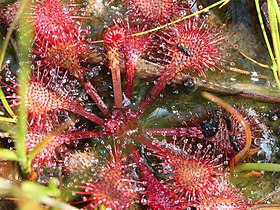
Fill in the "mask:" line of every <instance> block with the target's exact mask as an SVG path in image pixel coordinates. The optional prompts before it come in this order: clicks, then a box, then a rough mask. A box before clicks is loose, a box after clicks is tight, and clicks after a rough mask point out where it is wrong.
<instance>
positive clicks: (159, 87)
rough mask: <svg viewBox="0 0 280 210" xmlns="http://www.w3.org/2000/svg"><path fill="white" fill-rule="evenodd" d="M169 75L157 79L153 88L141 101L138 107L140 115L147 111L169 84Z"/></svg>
mask: <svg viewBox="0 0 280 210" xmlns="http://www.w3.org/2000/svg"><path fill="white" fill-rule="evenodd" d="M167 77H168V76H167ZM167 77H166V76H161V77H160V78H158V79H157V80H156V82H155V85H154V86H153V88H152V90H151V91H150V92H149V93H148V94H147V95H146V97H145V98H144V99H143V100H142V101H141V102H140V104H139V106H138V109H137V114H138V116H139V115H141V114H142V113H143V112H145V111H146V110H147V109H148V108H149V106H150V105H151V104H152V103H153V102H154V100H155V99H156V98H157V97H158V95H159V94H160V93H161V92H162V91H163V90H164V88H165V86H166V85H167V82H168V81H169V79H167Z"/></svg>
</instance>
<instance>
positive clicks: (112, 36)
mask: <svg viewBox="0 0 280 210" xmlns="http://www.w3.org/2000/svg"><path fill="white" fill-rule="evenodd" d="M124 37H125V32H124V30H123V29H121V28H120V27H119V26H113V27H111V28H110V29H109V30H108V31H107V32H106V34H105V37H104V45H105V46H106V48H107V49H110V48H113V47H116V46H118V45H119V44H121V43H122V41H123V40H124Z"/></svg>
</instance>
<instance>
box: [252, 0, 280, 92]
mask: <svg viewBox="0 0 280 210" xmlns="http://www.w3.org/2000/svg"><path fill="white" fill-rule="evenodd" d="M268 1H269V0H268ZM255 5H256V10H257V14H258V18H259V22H260V26H261V30H262V34H263V38H264V41H265V44H266V47H267V50H268V53H269V56H270V59H271V62H272V66H271V70H272V72H273V76H274V79H275V82H276V85H277V87H278V89H279V90H280V82H279V78H278V74H277V67H276V66H277V63H276V61H275V58H274V54H273V51H272V48H271V46H270V43H269V39H268V36H267V33H266V31H265V27H264V21H263V18H262V13H261V9H260V4H259V0H255Z"/></svg>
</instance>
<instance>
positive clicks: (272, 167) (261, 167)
mask: <svg viewBox="0 0 280 210" xmlns="http://www.w3.org/2000/svg"><path fill="white" fill-rule="evenodd" d="M252 170H255V171H273V172H280V164H274V163H243V164H240V165H238V166H236V167H235V172H237V173H239V172H242V171H252Z"/></svg>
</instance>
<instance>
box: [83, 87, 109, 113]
mask: <svg viewBox="0 0 280 210" xmlns="http://www.w3.org/2000/svg"><path fill="white" fill-rule="evenodd" d="M82 85H83V87H84V88H85V89H86V91H87V93H88V94H89V96H90V97H91V99H92V100H93V101H94V102H95V104H96V106H97V107H98V108H99V109H100V111H101V112H102V114H103V115H104V116H105V117H108V116H109V110H108V107H107V105H106V104H105V103H104V101H103V99H102V98H101V97H100V95H99V94H98V93H97V90H96V89H95V88H94V87H93V86H92V84H91V83H90V82H82Z"/></svg>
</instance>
